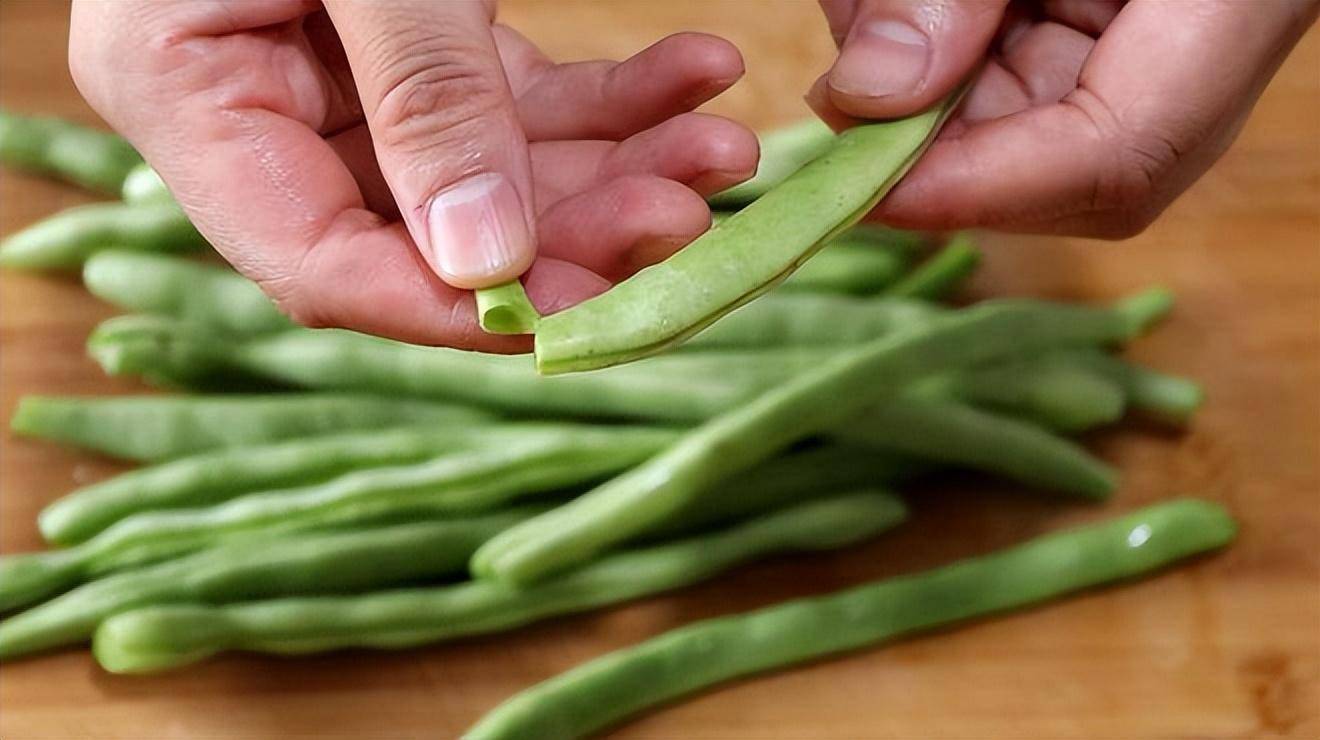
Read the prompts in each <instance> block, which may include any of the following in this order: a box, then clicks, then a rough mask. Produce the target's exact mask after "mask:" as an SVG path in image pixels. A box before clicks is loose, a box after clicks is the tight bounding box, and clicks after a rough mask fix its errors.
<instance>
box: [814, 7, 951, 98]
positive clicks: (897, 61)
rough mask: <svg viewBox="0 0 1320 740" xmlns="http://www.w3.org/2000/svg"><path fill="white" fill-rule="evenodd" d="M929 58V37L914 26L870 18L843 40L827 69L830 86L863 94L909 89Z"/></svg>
mask: <svg viewBox="0 0 1320 740" xmlns="http://www.w3.org/2000/svg"><path fill="white" fill-rule="evenodd" d="M929 60H930V39H928V38H927V37H926V34H924V33H922V32H921V31H920V30H918V29H917V28H916V27H915V26H912V25H910V24H907V23H904V22H902V21H893V20H882V21H871V22H870V23H866V24H864V25H862V26H860V27H858V28H857V29H855V30H854V31H853V33H852V36H851V37H850V38H849V39H848V42H847V43H846V44H844V47H843V52H842V53H841V54H840V55H839V60H838V61H837V62H835V63H834V68H833V69H831V70H830V87H831V88H833V89H834V90H836V91H838V92H841V93H843V94H845V95H855V96H857V97H863V98H879V97H884V96H886V95H901V94H904V93H910V92H912V91H914V90H916V89H917V86H918V85H920V84H921V81H922V79H923V78H925V76H926V67H927V65H928V64H929Z"/></svg>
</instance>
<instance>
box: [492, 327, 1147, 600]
mask: <svg viewBox="0 0 1320 740" xmlns="http://www.w3.org/2000/svg"><path fill="white" fill-rule="evenodd" d="M1122 306H1123V308H1121V309H1110V310H1104V309H1085V308H1078V307H1066V306H1048V305H1043V304H1033V303H1027V302H1014V301H1004V302H997V303H996V302H989V303H985V304H982V305H980V306H978V307H974V308H971V309H968V310H966V311H961V312H958V313H955V314H952V315H950V316H948V317H945V318H942V319H940V320H939V321H934V322H930V323H928V324H926V325H923V326H919V327H917V328H914V329H910V330H907V331H904V332H899V333H895V334H893V335H891V336H889V337H885V338H881V339H878V340H874V341H872V342H870V343H868V344H865V345H862V346H861V347H860V348H858V349H855V350H851V351H848V352H844V353H840V354H838V355H836V356H835V357H833V358H831V359H829V360H827V361H825V362H822V363H820V365H819V366H818V367H816V368H814V369H812V370H809V371H806V372H804V373H801V374H799V375H798V376H796V377H794V378H793V379H791V380H789V381H787V382H786V383H784V384H782V385H780V386H779V387H777V388H775V389H772V390H770V391H767V392H766V393H764V394H762V395H761V396H759V397H757V398H756V399H755V400H753V401H751V402H750V403H748V404H746V405H744V406H742V407H740V408H738V409H736V410H734V411H731V412H728V413H725V414H724V415H722V416H719V417H715V418H714V419H712V420H710V421H708V422H706V423H705V424H704V425H702V426H700V427H698V428H697V429H695V430H693V431H692V432H690V433H689V434H687V435H686V436H685V437H684V438H683V439H681V440H680V441H679V442H677V443H675V444H674V445H673V446H671V447H670V448H669V449H667V450H665V451H664V452H662V453H661V454H659V455H656V456H655V457H654V458H652V459H650V460H649V461H647V462H646V463H645V464H643V465H640V466H638V467H637V468H636V469H634V470H631V471H629V472H627V473H624V474H623V475H620V476H618V477H616V478H614V479H613V480H610V481H607V482H606V483H604V484H603V485H601V486H599V487H597V488H596V489H595V490H593V491H590V492H588V493H586V494H584V495H582V496H580V497H578V498H577V499H574V500H573V501H571V502H570V503H568V504H565V505H563V506H561V507H559V508H557V509H555V510H552V511H550V512H547V513H546V514H543V515H541V516H539V517H535V518H533V519H530V520H528V521H526V522H524V523H522V524H521V525H518V526H516V527H513V528H511V529H509V530H508V531H506V532H503V533H501V534H500V535H499V536H497V537H495V538H494V539H492V540H491V541H490V542H487V543H486V544H485V545H483V546H482V548H481V549H480V550H478V551H477V554H476V555H474V556H473V559H472V570H473V573H474V574H476V575H478V576H481V577H486V578H497V579H500V580H505V581H509V582H512V583H529V582H532V581H535V580H537V579H539V578H542V577H544V576H545V575H546V574H548V573H551V572H554V571H556V570H559V569H562V568H565V567H568V566H571V565H576V564H579V563H581V562H583V561H585V560H587V559H589V558H591V557H592V556H593V555H595V554H596V553H597V552H599V551H600V550H602V549H604V548H607V547H609V546H612V545H613V544H615V543H617V542H620V541H623V540H626V539H628V538H629V537H632V536H635V535H637V534H640V533H642V532H645V531H646V530H647V529H648V528H651V527H653V526H655V525H656V523H658V522H662V521H664V520H665V519H666V518H667V517H668V516H670V515H672V513H673V512H674V511H675V510H677V509H679V508H681V507H682V506H684V505H686V504H687V503H688V502H689V501H691V500H692V499H694V498H698V497H700V496H701V495H703V493H704V492H706V491H707V490H708V489H710V488H711V486H713V485H714V484H715V483H717V482H718V481H719V480H721V479H722V478H724V477H726V476H728V475H729V474H730V473H733V472H736V471H738V470H742V469H745V468H748V467H751V466H753V465H755V464H756V463H758V462H760V461H762V460H764V459H766V458H767V457H769V456H771V455H773V454H775V453H776V452H778V451H779V450H781V449H783V448H784V447H786V446H788V445H790V444H792V443H793V442H795V441H797V440H798V439H801V438H803V437H806V436H810V435H813V434H816V433H819V432H822V431H825V430H827V429H831V428H835V427H837V426H839V425H840V424H842V423H844V422H846V421H847V420H848V418H849V416H850V415H852V414H853V413H854V409H856V408H857V407H858V406H859V405H862V404H868V403H875V402H877V401H879V400H881V399H882V398H884V397H887V396H892V395H894V394H895V393H896V392H898V391H900V390H901V389H902V388H903V387H904V386H906V385H907V384H909V383H911V382H913V381H915V380H917V379H919V378H922V377H925V376H928V375H931V374H934V373H944V372H953V371H956V370H959V369H962V368H964V367H968V366H973V365H977V364H985V363H988V362H994V361H996V360H1000V361H1002V360H1005V359H1008V358H1010V357H1015V356H1022V355H1024V354H1027V353H1030V352H1038V351H1043V350H1048V349H1055V348H1059V347H1067V346H1088V345H1090V346H1093V345H1095V344H1101V343H1106V342H1113V341H1119V340H1121V339H1123V338H1125V337H1127V336H1130V335H1131V333H1132V331H1133V330H1134V326H1135V325H1136V324H1137V321H1136V317H1134V316H1133V315H1132V309H1131V307H1130V301H1125V302H1123V303H1122Z"/></svg>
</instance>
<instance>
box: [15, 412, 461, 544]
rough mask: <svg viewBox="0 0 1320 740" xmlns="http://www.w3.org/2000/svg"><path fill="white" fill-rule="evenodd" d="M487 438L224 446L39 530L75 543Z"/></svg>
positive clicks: (350, 436)
mask: <svg viewBox="0 0 1320 740" xmlns="http://www.w3.org/2000/svg"><path fill="white" fill-rule="evenodd" d="M482 428H483V429H485V428H486V427H485V426H484V425H483V427H482ZM481 439H482V436H481V435H480V434H478V433H477V432H476V430H475V429H474V428H472V427H471V426H469V425H467V424H463V425H456V424H450V425H446V426H443V427H438V428H437V427H434V426H425V427H423V426H417V427H405V428H400V429H377V430H372V431H366V432H362V431H352V432H347V433H341V434H329V435H326V436H318V437H311V438H308V439H292V440H286V441H279V442H273V443H269V444H260V445H253V446H246V447H226V448H220V449H216V450H212V451H210V452H202V453H198V454H196V455H191V456H188V457H182V458H178V459H176V460H171V461H169V462H164V463H160V464H158V465H153V466H149V467H145V468H140V469H138V470H133V471H129V472H127V473H123V474H121V475H117V476H115V477H113V478H110V479H108V480H104V481H101V482H99V483H94V484H92V485H90V486H84V487H83V488H79V489H77V490H75V491H73V492H72V493H69V494H68V495H66V496H64V497H62V498H59V499H56V500H55V501H54V502H52V503H51V504H50V505H48V506H47V507H46V508H44V509H42V511H41V514H40V516H39V517H38V518H37V525H38V527H39V528H40V529H41V534H42V536H43V537H45V539H46V541H47V542H51V543H54V544H59V545H73V544H77V543H79V542H82V541H84V540H86V539H88V538H89V537H91V536H93V535H95V534H96V533H97V532H100V531H101V530H103V529H105V528H106V527H108V526H110V525H111V524H114V523H115V522H117V521H119V520H120V519H123V518H124V517H126V516H128V515H130V514H136V513H139V512H143V511H152V510H161V509H180V508H190V507H197V506H206V505H209V504H215V503H219V502H220V501H225V500H228V499H231V498H234V497H236V496H239V495H241V494H244V493H251V492H254V491H260V490H264V489H272V488H282V487H287V486H293V485H306V484H310V483H316V482H319V481H323V480H327V479H329V478H333V477H335V476H337V475H340V474H342V473H346V472H348V471H350V470H359V469H362V468H374V467H382V466H386V465H399V464H403V463H412V462H419V461H421V460H424V459H426V458H429V457H435V456H437V455H440V454H443V453H445V452H451V451H454V450H459V449H468V448H470V447H473V446H479V444H480V440H481Z"/></svg>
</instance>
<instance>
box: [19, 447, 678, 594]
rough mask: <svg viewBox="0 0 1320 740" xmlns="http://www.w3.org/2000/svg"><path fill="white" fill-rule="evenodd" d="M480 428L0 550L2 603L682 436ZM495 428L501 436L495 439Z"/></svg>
mask: <svg viewBox="0 0 1320 740" xmlns="http://www.w3.org/2000/svg"><path fill="white" fill-rule="evenodd" d="M477 433H482V432H477ZM474 434H475V433H474ZM482 434H487V435H488V437H487V439H486V440H484V444H483V445H482V446H481V447H480V448H478V449H474V450H456V451H454V452H452V453H450V454H447V455H441V456H438V457H436V458H433V459H431V460H428V461H426V462H422V463H416V464H413V465H398V466H391V467H386V468H372V469H367V470H359V471H355V472H351V473H348V474H346V475H343V476H340V477H338V478H333V479H331V480H329V481H326V482H324V483H320V484H313V485H309V486H303V487H300V488H295V489H283V490H276V491H263V492H258V493H250V494H247V495H245V496H240V497H238V498H235V499H231V500H229V501H227V502H225V503H222V504H219V505H217V506H212V507H207V508H200V509H177V510H172V511H171V510H166V511H152V512H144V513H141V514H135V515H133V516H129V517H127V518H124V519H121V520H119V521H118V522H116V523H115V524H113V525H111V526H110V527H109V528H107V529H105V530H103V531H102V532H101V533H100V534H98V535H96V536H94V537H92V538H91V539H88V540H86V541H85V542H82V543H81V544H78V545H75V546H73V547H71V548H68V549H65V550H56V551H53V552H37V553H21V554H16V555H7V556H4V557H0V611H5V610H7V609H12V608H16V607H20V606H24V605H26V604H28V603H31V602H32V601H34V600H37V599H40V598H43V597H45V596H48V595H51V594H55V593H58V592H60V591H63V590H66V589H67V588H69V587H71V586H74V585H77V584H78V583H81V582H84V581H87V580H89V579H92V578H95V577H98V576H100V575H103V574H105V573H109V572H112V571H115V570H121V569H123V568H128V567H132V566H137V565H142V564H145V563H152V562H158V561H161V560H166V559H169V558H173V557H177V556H179V555H181V554H184V553H188V552H193V551H195V550H198V549H201V548H203V547H207V546H211V545H216V544H219V543H222V542H225V541H227V540H232V539H235V538H244V537H251V536H269V537H273V536H278V535H279V534H280V533H282V532H296V531H310V530H317V529H329V528H334V527H343V526H349V525H357V524H364V523H371V522H379V521H382V520H387V521H397V520H399V519H401V518H406V517H409V516H421V515H424V516H434V515H438V514H449V515H459V514H467V513H470V512H476V511H486V510H491V509H495V508H498V507H500V506H503V505H505V504H508V503H510V502H511V501H512V500H513V499H517V498H523V497H528V496H534V495H536V494H539V493H547V492H552V491H559V490H564V489H567V488H570V487H573V486H580V485H585V484H590V483H594V482H596V481H599V480H602V479H604V478H606V477H608V476H610V475H612V474H615V473H617V472H619V471H620V470H624V469H627V468H629V467H631V466H633V465H636V464H637V463H638V462H640V461H642V460H644V459H645V458H646V457H648V456H649V455H651V454H654V453H655V451H656V450H658V449H660V448H662V447H663V446H664V445H665V444H666V443H667V442H669V441H671V440H672V439H674V437H675V435H676V433H675V432H673V431H670V430H661V429H648V428H636V427H634V428H625V427H608V428H606V427H602V428H596V429H593V428H589V427H581V428H570V426H569V425H564V424H526V425H521V426H520V428H517V429H507V430H491V431H489V432H484V433H482ZM498 435H503V438H502V439H501V440H500V441H499V442H496V437H497V436H498Z"/></svg>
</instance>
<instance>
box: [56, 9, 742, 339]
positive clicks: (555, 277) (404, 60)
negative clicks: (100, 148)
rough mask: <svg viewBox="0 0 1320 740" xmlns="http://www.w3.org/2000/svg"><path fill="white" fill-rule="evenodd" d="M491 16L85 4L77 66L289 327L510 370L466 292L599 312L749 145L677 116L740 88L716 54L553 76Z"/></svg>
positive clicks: (102, 106) (658, 52) (678, 235)
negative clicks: (342, 330) (593, 306)
mask: <svg viewBox="0 0 1320 740" xmlns="http://www.w3.org/2000/svg"><path fill="white" fill-rule="evenodd" d="M491 8H492V4H487V3H482V2H477V1H476V0H461V1H453V2H446V3H435V2H412V3H403V2H391V3H353V2H326V3H325V4H324V8H322V4H321V3H319V2H308V1H306V0H277V1H274V2H263V3H252V2H208V3H193V2H180V3H160V2H115V3H106V2H94V1H91V0H79V1H78V2H76V3H75V5H74V8H73V18H72V25H71V32H70V45H69V63H70V68H71V70H72V72H73V76H74V80H75V82H76V83H77V85H78V88H79V90H80V91H82V93H83V95H84V96H85V97H86V98H87V100H88V101H89V102H90V103H91V105H92V106H93V107H94V108H96V110H97V111H98V112H99V113H101V115H102V116H104V117H105V118H106V120H107V121H109V122H110V124H111V125H113V126H114V127H115V128H117V129H118V130H119V131H121V132H122V133H123V134H124V135H125V136H126V137H127V138H128V139H129V140H130V141H131V142H132V143H133V144H134V146H136V147H137V148H138V149H139V151H141V152H142V153H143V155H144V156H145V157H146V159H147V161H148V162H150V163H151V164H152V166H154V167H155V168H156V169H157V170H158V171H159V172H160V174H161V175H162V177H163V178H164V179H165V181H166V182H167V183H168V184H169V186H170V189H171V191H172V192H173V194H174V195H175V197H176V199H177V200H178V201H179V203H180V204H181V205H182V206H183V208H184V210H186V211H187V212H188V214H189V216H190V217H191V218H192V219H193V221H194V223H195V224H196V225H197V227H198V228H199V229H200V230H201V231H202V233H203V234H205V235H206V236H207V238H208V239H209V240H210V241H211V243H212V244H213V245H215V247H216V249H217V250H218V251H219V252H220V253H221V254H222V255H223V256H224V257H225V258H226V259H228V260H229V261H230V262H231V263H232V264H233V265H234V266H235V267H236V268H237V269H238V270H239V271H241V272H243V273H244V274H246V275H247V276H248V277H250V278H253V279H254V280H256V281H257V282H258V283H259V284H260V285H261V286H262V287H263V289H265V290H266V292H267V293H269V294H270V295H271V296H272V297H273V298H274V299H275V300H276V302H277V303H278V304H279V305H280V306H281V308H282V309H283V310H285V311H286V312H287V313H289V314H290V315H291V316H292V317H293V318H294V319H296V320H298V321H299V322H301V323H304V324H307V325H310V326H339V327H346V328H351V329H356V330H360V331H365V332H369V333H373V334H379V335H383V336H388V337H393V338H396V339H402V340H405V341H411V342H417V343H426V344H445V345H451V346H457V347H465V348H477V349H483V350H487V351H521V350H526V349H528V348H529V340H528V338H527V337H502V336H493V335H486V334H484V333H482V332H481V330H480V329H479V328H478V327H477V323H476V314H475V307H474V303H473V300H472V293H471V292H470V290H467V289H470V288H475V287H484V286H488V285H494V284H497V283H500V282H504V281H506V280H509V279H512V278H515V277H518V276H519V275H524V281H525V283H526V287H527V290H528V293H529V295H530V297H531V299H532V301H533V302H534V303H535V304H536V306H537V308H538V309H539V310H540V311H542V312H543V313H549V312H553V311H555V310H558V309H561V308H564V307H565V306H567V305H571V304H573V303H576V302H578V301H581V300H583V299H585V298H588V297H590V296H592V295H595V294H596V293H599V292H601V291H603V290H605V289H606V288H607V287H608V286H609V285H610V283H611V282H612V281H616V280H619V279H622V278H623V277H626V276H627V275H628V274H629V273H630V272H632V271H635V270H637V269H639V268H640V267H642V266H644V265H645V264H647V263H649V262H654V261H656V260H658V259H663V258H664V257H665V256H667V255H668V254H669V253H671V252H672V251H674V250H676V249H678V248H679V247H680V246H682V245H683V244H685V243H686V242H687V241H690V240H691V239H692V238H694V237H695V236H697V235H698V234H700V233H701V232H702V231H704V230H705V229H706V228H707V227H708V226H709V218H710V214H709V211H708V210H707V208H706V205H705V202H704V200H703V198H702V196H703V195H705V194H709V193H712V192H716V191H719V190H721V189H723V188H725V187H728V186H729V185H732V184H734V183H736V182H738V181H740V180H742V179H745V178H746V177H748V176H750V175H751V174H752V173H753V172H754V171H755V168H756V160H757V146H756V140H755V137H754V136H753V135H752V134H751V132H749V131H747V130H746V129H744V128H743V127H742V126H740V125H738V124H735V123H733V122H731V121H728V120H725V119H722V118H717V117H714V116H708V115H700V114H696V113H691V112H690V111H691V110H692V109H693V108H695V107H696V106H698V105H700V104H701V103H702V102H704V101H706V100H708V99H710V98H712V97H714V96H715V95H717V94H718V93H720V92H721V91H723V90H724V89H725V88H727V87H728V86H729V85H731V84H733V82H734V81H736V80H737V79H738V78H739V77H740V76H741V74H742V59H741V57H740V56H739V54H738V52H737V50H736V49H734V48H733V47H732V46H731V45H730V44H728V43H727V42H724V41H722V40H720V39H717V38H714V37H711V36H705V35H700V34H679V35H675V36H671V37H669V38H666V39H664V40H663V41H661V42H659V43H657V44H655V45H654V46H652V47H650V48H648V49H646V50H644V51H642V52H640V53H638V54H637V55H635V56H633V57H632V58H630V59H628V60H627V61H625V62H622V63H618V64H615V63H612V62H585V63H579V64H558V65H557V64H552V63H551V62H550V61H549V60H547V59H546V58H545V57H544V56H543V55H541V53H540V52H539V51H538V50H537V49H536V48H535V47H534V46H533V45H532V44H531V43H530V42H528V41H527V40H526V39H524V38H523V37H521V36H519V35H518V34H517V33H516V32H514V31H512V30H511V29H508V28H505V27H502V26H498V25H497V26H493V27H492V25H491ZM524 273H525V274H524Z"/></svg>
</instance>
